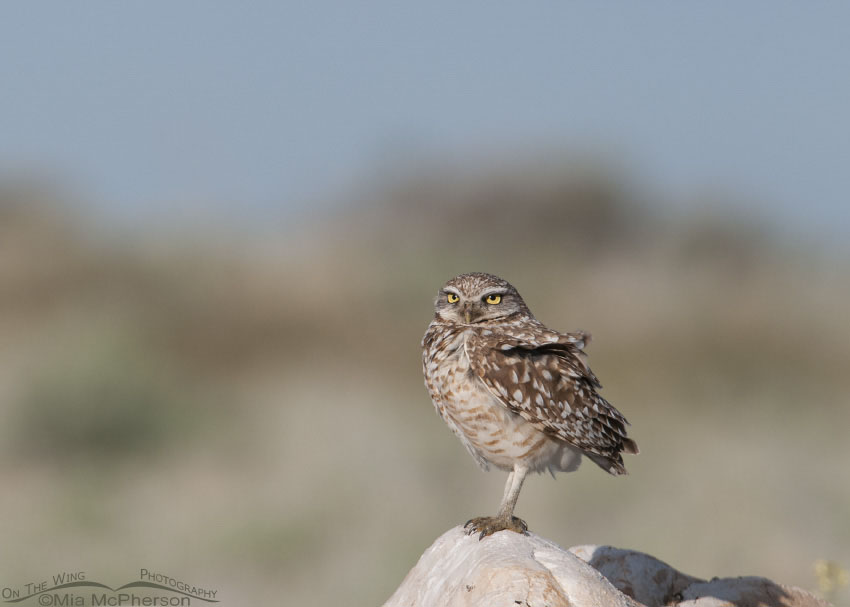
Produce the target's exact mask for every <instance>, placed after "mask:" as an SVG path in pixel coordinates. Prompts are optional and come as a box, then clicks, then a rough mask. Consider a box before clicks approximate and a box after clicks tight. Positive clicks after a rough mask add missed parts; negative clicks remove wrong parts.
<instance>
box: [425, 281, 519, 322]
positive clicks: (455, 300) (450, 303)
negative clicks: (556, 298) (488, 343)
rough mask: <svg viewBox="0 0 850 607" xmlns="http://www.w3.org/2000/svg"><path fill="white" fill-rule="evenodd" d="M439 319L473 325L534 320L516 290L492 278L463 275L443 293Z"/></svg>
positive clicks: (438, 303) (439, 297) (439, 298)
mask: <svg viewBox="0 0 850 607" xmlns="http://www.w3.org/2000/svg"><path fill="white" fill-rule="evenodd" d="M434 309H435V312H436V316H437V318H439V319H441V320H444V321H446V322H450V323H456V324H461V325H472V324H475V323H482V322H486V321H493V320H500V319H504V318H507V317H509V316H513V315H515V314H522V315H527V316H531V312H529V310H528V306H526V305H525V302H524V301H523V300H522V297H520V294H519V293H518V292H517V290H516V289H515V288H514V286H513V285H512V284H511V283H509V282H508V281H507V280H502V279H501V278H499V277H498V276H493V275H492V274H484V273H481V272H472V273H470V274H461V275H460V276H455V277H454V278H452V279H451V280H450V281H448V282H447V283H446V284H445V285H444V286H443V288H442V289H440V292H439V294H438V295H437V299H436V301H435V302H434Z"/></svg>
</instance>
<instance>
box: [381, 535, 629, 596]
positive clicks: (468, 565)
mask: <svg viewBox="0 0 850 607" xmlns="http://www.w3.org/2000/svg"><path fill="white" fill-rule="evenodd" d="M468 605H487V606H488V607H501V606H504V607H516V606H517V605H520V606H522V607H526V606H529V605H530V606H531V607H538V606H541V607H542V606H544V605H548V606H549V607H567V606H569V607H596V606H600V605H606V606H610V607H636V605H637V603H635V602H634V601H632V600H631V599H630V598H629V597H627V596H626V595H624V594H623V593H621V592H620V591H618V590H617V589H616V588H614V587H613V586H612V585H611V584H610V582H608V580H606V579H605V577H604V576H603V575H602V574H601V573H599V572H598V571H596V569H594V568H593V567H591V566H590V565H588V564H587V563H585V562H584V561H582V560H581V559H579V558H578V557H576V556H575V555H573V554H572V553H570V552H568V551H566V550H564V549H563V548H561V547H560V546H557V545H556V544H553V543H552V542H549V541H548V540H545V539H543V538H541V537H539V536H537V535H534V534H533V533H530V534H528V535H520V534H518V533H514V532H512V531H500V532H498V533H495V534H493V535H492V536H490V537H487V538H485V539H484V540H483V541H479V540H478V536H468V535H466V534H465V533H464V531H463V529H462V528H461V527H455V528H454V529H450V530H449V531H447V532H446V533H444V534H443V535H442V536H440V537H439V538H438V539H437V541H436V542H434V543H433V544H432V545H431V547H430V548H428V549H427V550H426V551H425V553H424V554H423V555H422V557H421V558H420V559H419V562H418V563H417V564H416V566H415V567H414V568H413V569H411V570H410V573H408V574H407V577H405V578H404V581H403V582H402V583H401V586H399V588H398V590H396V591H395V593H394V594H393V595H392V596H391V597H390V599H389V600H388V601H387V602H386V603H385V605H384V607H443V606H445V607H449V606H451V607H461V606H468Z"/></svg>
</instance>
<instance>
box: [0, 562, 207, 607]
mask: <svg viewBox="0 0 850 607" xmlns="http://www.w3.org/2000/svg"><path fill="white" fill-rule="evenodd" d="M51 582H52V584H51ZM217 594H218V590H210V589H209V588H202V587H200V586H195V585H194V584H189V583H187V582H184V581H182V580H179V579H177V578H174V577H171V576H168V575H164V574H162V573H158V572H155V571H150V570H148V569H139V576H138V579H137V580H133V581H131V582H129V583H127V584H124V585H121V586H115V587H113V586H110V585H108V584H104V583H102V582H97V581H94V580H92V579H89V578H88V577H87V575H86V572H85V571H63V572H60V573H56V574H54V575H53V576H51V579H50V580H38V581H31V582H26V583H24V584H21V585H19V586H4V587H3V589H2V590H0V597H2V600H3V601H4V602H5V603H18V604H21V605H23V606H29V605H39V606H40V607H90V606H92V607H100V606H102V605H106V606H108V607H117V606H119V605H133V606H136V605H138V606H140V607H164V606H172V605H173V606H191V605H201V604H203V603H218V602H219V600H218V598H217V596H216V595H217Z"/></svg>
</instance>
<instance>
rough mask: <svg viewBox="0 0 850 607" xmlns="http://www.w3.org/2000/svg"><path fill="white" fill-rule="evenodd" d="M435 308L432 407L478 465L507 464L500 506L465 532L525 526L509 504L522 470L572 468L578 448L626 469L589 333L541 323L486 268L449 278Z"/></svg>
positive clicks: (426, 352)
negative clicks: (588, 351)
mask: <svg viewBox="0 0 850 607" xmlns="http://www.w3.org/2000/svg"><path fill="white" fill-rule="evenodd" d="M435 308H436V313H435V317H434V320H433V321H432V322H431V324H430V326H429V327H428V331H427V332H426V333H425V337H424V338H423V340H422V347H423V370H424V373H425V384H426V386H427V388H428V392H429V393H430V395H431V399H432V400H433V402H434V406H435V407H436V409H437V412H438V413H439V414H440V416H441V417H442V418H443V420H445V421H446V423H447V424H448V425H449V427H450V428H451V429H452V430H453V431H454V432H455V434H457V435H458V437H459V438H460V439H461V442H463V444H464V445H465V446H466V448H467V449H468V450H469V452H470V454H472V456H473V457H474V458H475V460H476V461H477V462H478V463H479V464H480V465H481V466H482V467H483V468H485V469H486V468H488V467H489V466H490V465H493V466H496V467H498V468H500V469H503V470H507V471H510V475H509V477H508V483H507V486H506V487H505V496H504V498H503V500H502V505H501V508H500V511H499V514H498V515H497V516H496V517H479V518H477V519H473V520H472V521H470V523H469V524H468V528H469V529H470V532H479V533H480V535H481V537H484V536H486V535H489V534H490V533H493V532H495V531H498V530H500V529H512V530H514V531H520V532H524V531H525V528H526V527H525V523H524V522H523V521H521V520H520V519H517V518H516V517H514V516H513V509H514V506H515V504H516V500H517V497H518V496H519V491H520V488H521V487H522V482H523V480H524V478H525V476H526V474H527V473H528V472H542V471H545V470H548V471H550V472H552V473H553V474H554V472H555V471H565V472H569V471H572V470H575V469H576V468H578V465H579V463H580V461H581V456H582V455H584V456H586V457H588V458H590V459H591V460H592V461H594V462H595V463H596V464H598V465H599V466H600V467H602V468H603V469H605V470H607V471H608V472H610V473H611V474H615V475H619V474H625V473H626V469H625V467H624V465H623V458H622V455H621V453H622V452H624V451H625V452H627V453H637V452H638V448H637V444H636V443H635V442H634V441H633V440H632V439H630V438H628V436H627V434H626V426H627V425H628V422H627V421H626V419H625V418H624V417H623V416H622V414H620V412H619V411H617V410H616V409H615V408H614V407H613V406H612V405H611V404H610V403H608V401H606V400H605V399H604V398H603V397H602V396H600V395H599V393H598V392H597V390H598V389H599V388H601V385H600V383H599V380H597V378H596V376H595V375H594V374H593V372H592V371H591V370H590V367H589V366H588V365H587V361H586V355H585V353H584V351H583V350H582V348H584V347H585V345H586V344H587V343H588V342H589V340H590V335H589V334H587V333H584V332H576V333H559V332H557V331H552V330H551V329H548V328H546V327H545V326H544V325H543V324H542V323H540V322H539V321H538V320H537V319H535V318H534V316H533V315H532V314H531V311H530V310H529V309H528V306H526V304H525V302H524V301H523V300H522V297H520V295H519V293H518V292H517V290H516V289H515V288H514V287H513V286H512V285H511V284H510V283H508V282H507V281H505V280H502V279H501V278H498V277H497V276H493V275H491V274H481V273H472V274H462V275H460V276H457V277H455V278H453V279H452V280H450V281H449V282H448V283H446V285H445V286H444V287H443V288H442V289H441V290H440V293H439V295H438V296H437V300H436V303H435Z"/></svg>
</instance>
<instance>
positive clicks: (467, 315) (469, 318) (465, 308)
mask: <svg viewBox="0 0 850 607" xmlns="http://www.w3.org/2000/svg"><path fill="white" fill-rule="evenodd" d="M463 318H464V319H465V320H466V324H469V323H471V322H472V310H471V309H470V305H469V303H466V304H464V306H463Z"/></svg>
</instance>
